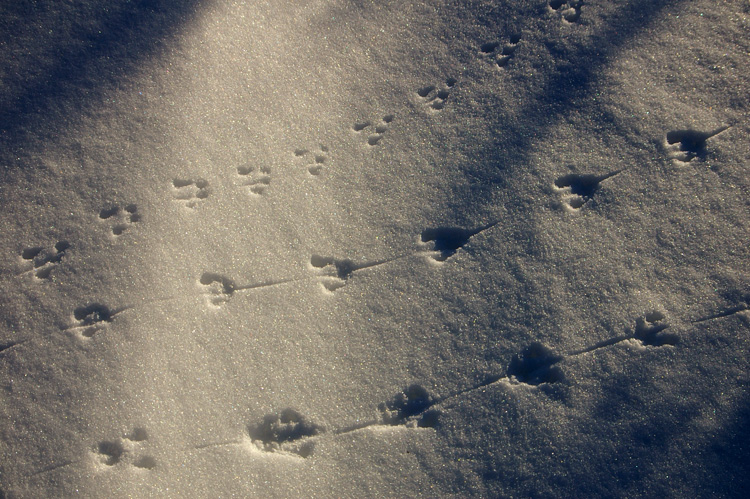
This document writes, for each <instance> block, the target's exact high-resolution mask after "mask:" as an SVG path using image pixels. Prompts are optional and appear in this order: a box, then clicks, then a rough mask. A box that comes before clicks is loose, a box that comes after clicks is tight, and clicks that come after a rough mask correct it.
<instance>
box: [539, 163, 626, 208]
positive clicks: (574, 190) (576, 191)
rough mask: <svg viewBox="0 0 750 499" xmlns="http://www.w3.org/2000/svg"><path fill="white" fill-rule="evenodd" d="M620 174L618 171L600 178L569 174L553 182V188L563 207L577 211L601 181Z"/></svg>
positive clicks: (591, 195) (592, 194) (590, 196)
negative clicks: (560, 198) (558, 195)
mask: <svg viewBox="0 0 750 499" xmlns="http://www.w3.org/2000/svg"><path fill="white" fill-rule="evenodd" d="M621 172H622V170H618V171H615V172H612V173H608V174H606V175H601V176H597V175H579V174H575V173H570V174H568V175H563V176H562V177H559V178H558V179H557V180H555V183H554V185H553V188H554V189H555V190H556V191H558V192H559V193H560V195H561V197H562V202H563V205H564V206H566V207H567V208H568V209H569V210H570V211H578V210H580V209H581V208H582V207H583V205H585V204H586V202H587V201H589V200H590V199H591V198H592V197H593V196H594V193H595V192H596V191H597V189H599V184H600V183H601V182H602V181H604V180H606V179H608V178H610V177H614V176H615V175H618V174H619V173H621Z"/></svg>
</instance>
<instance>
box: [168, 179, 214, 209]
mask: <svg viewBox="0 0 750 499" xmlns="http://www.w3.org/2000/svg"><path fill="white" fill-rule="evenodd" d="M172 191H173V193H174V197H175V200H177V201H180V202H181V203H184V204H185V206H187V207H188V208H195V207H196V206H197V205H198V203H200V202H201V201H203V200H204V199H206V198H207V197H208V195H209V194H210V190H209V187H208V181H207V180H203V179H199V180H183V179H174V180H173V181H172Z"/></svg>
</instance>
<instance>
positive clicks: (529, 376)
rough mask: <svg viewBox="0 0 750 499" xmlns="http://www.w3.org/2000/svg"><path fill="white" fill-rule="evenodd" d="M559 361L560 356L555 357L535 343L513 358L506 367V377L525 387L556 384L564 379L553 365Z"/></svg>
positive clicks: (561, 373)
mask: <svg viewBox="0 0 750 499" xmlns="http://www.w3.org/2000/svg"><path fill="white" fill-rule="evenodd" d="M561 360H563V357H562V356H560V355H555V354H554V353H553V352H552V350H550V349H549V348H547V347H545V346H544V345H542V344H541V343H537V342H535V343H532V344H531V345H529V346H528V347H526V348H525V349H524V350H523V351H522V352H521V353H519V354H517V355H516V356H515V357H513V359H512V360H511V361H510V364H509V365H508V371H507V375H508V378H510V379H515V380H516V381H518V382H520V383H526V384H527V385H540V384H542V383H557V382H558V381H563V380H564V379H565V376H564V375H563V372H562V370H561V369H560V368H559V367H558V366H556V365H555V364H557V363H558V362H560V361H561Z"/></svg>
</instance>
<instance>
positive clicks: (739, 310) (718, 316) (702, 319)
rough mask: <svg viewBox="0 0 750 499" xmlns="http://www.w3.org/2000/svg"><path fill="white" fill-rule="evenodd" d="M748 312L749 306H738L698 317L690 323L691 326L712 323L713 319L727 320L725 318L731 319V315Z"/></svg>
mask: <svg viewBox="0 0 750 499" xmlns="http://www.w3.org/2000/svg"><path fill="white" fill-rule="evenodd" d="M748 310H750V305H740V306H737V307H732V308H729V309H727V310H724V311H723V312H717V313H715V314H712V315H707V316H705V317H700V318H698V319H695V320H692V321H690V322H692V323H693V324H699V323H701V322H707V321H712V320H714V319H724V318H727V317H731V316H733V315H737V314H740V313H742V312H746V311H748Z"/></svg>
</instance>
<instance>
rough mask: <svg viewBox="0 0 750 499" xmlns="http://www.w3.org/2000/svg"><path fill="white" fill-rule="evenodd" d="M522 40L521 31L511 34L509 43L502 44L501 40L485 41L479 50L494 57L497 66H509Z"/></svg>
mask: <svg viewBox="0 0 750 499" xmlns="http://www.w3.org/2000/svg"><path fill="white" fill-rule="evenodd" d="M520 41H521V33H516V34H514V35H511V37H510V38H509V39H508V43H505V44H501V43H500V42H489V43H485V44H484V45H482V46H481V47H479V52H480V54H481V55H482V56H484V57H488V58H494V60H495V62H496V63H497V66H498V67H501V68H502V67H505V66H507V65H508V62H509V61H510V60H511V59H512V58H513V54H514V53H515V52H516V49H517V48H518V43H519V42H520ZM501 45H502V47H501Z"/></svg>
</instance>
